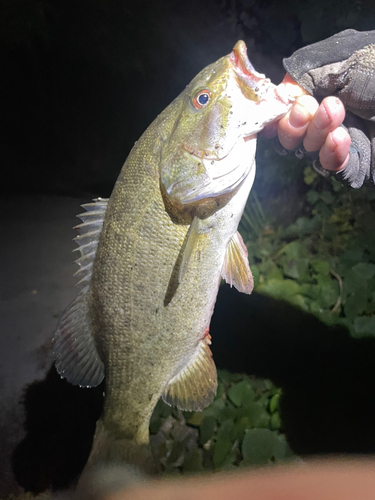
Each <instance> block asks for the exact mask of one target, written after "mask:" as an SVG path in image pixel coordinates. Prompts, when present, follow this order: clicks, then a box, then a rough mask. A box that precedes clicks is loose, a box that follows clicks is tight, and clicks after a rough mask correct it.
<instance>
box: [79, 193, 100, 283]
mask: <svg viewBox="0 0 375 500" xmlns="http://www.w3.org/2000/svg"><path fill="white" fill-rule="evenodd" d="M107 204H108V199H104V198H96V199H95V200H94V203H86V204H85V205H81V207H82V208H84V209H85V210H86V212H84V213H83V214H79V215H77V217H79V218H80V219H81V220H82V224H78V226H75V229H78V230H79V235H78V236H77V237H76V238H74V240H75V242H76V243H77V244H78V245H79V246H78V248H75V249H74V250H73V251H75V252H76V251H79V252H80V253H81V257H80V258H79V259H77V260H76V263H77V264H78V265H79V267H80V269H79V270H78V271H77V272H76V273H75V276H79V277H80V278H81V279H80V281H79V282H78V283H77V286H78V285H81V284H85V285H86V284H87V283H88V282H89V281H90V279H91V270H92V265H93V262H94V259H95V255H96V249H97V248H98V240H99V235H100V233H101V230H102V227H103V221H104V216H105V212H106V209H107Z"/></svg>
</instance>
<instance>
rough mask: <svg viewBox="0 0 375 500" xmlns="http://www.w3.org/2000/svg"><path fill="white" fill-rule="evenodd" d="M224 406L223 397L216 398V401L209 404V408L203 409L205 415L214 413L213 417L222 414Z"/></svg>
mask: <svg viewBox="0 0 375 500" xmlns="http://www.w3.org/2000/svg"><path fill="white" fill-rule="evenodd" d="M224 407H225V403H224V401H223V400H222V399H215V401H214V402H213V403H211V404H210V406H207V408H205V409H204V410H203V414H204V416H205V417H208V416H209V415H212V416H213V417H215V418H218V415H220V412H221V411H222V410H223V408H224Z"/></svg>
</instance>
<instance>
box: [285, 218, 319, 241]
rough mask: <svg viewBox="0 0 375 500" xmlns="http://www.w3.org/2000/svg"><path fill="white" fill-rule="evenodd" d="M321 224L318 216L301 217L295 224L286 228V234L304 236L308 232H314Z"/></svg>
mask: <svg viewBox="0 0 375 500" xmlns="http://www.w3.org/2000/svg"><path fill="white" fill-rule="evenodd" d="M320 225H321V223H320V220H319V219H318V218H317V217H313V218H311V219H308V218H307V217H299V218H298V219H297V220H296V221H295V222H294V223H293V224H291V225H290V226H289V227H288V228H286V229H285V232H284V235H285V236H287V237H288V236H298V237H302V236H305V235H306V234H310V233H312V232H313V231H314V230H315V229H317V228H319V227H320Z"/></svg>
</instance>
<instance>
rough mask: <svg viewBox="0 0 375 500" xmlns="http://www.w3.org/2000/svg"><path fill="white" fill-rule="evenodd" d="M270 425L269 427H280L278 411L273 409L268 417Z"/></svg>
mask: <svg viewBox="0 0 375 500" xmlns="http://www.w3.org/2000/svg"><path fill="white" fill-rule="evenodd" d="M270 425H271V429H275V430H276V429H280V427H281V419H280V413H279V412H278V411H275V413H272V415H271V418H270Z"/></svg>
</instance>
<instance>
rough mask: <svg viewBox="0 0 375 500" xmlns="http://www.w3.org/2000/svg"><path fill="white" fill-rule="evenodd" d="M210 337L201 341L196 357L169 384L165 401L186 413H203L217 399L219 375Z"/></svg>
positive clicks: (164, 395) (165, 393)
mask: <svg viewBox="0 0 375 500" xmlns="http://www.w3.org/2000/svg"><path fill="white" fill-rule="evenodd" d="M210 343H211V342H210V336H209V335H207V336H206V337H205V338H204V339H203V340H200V341H199V344H198V347H197V350H196V352H195V354H194V356H193V357H192V358H191V359H190V360H189V362H188V363H187V364H186V365H185V367H184V368H183V369H182V370H181V371H180V372H179V373H178V374H177V375H176V376H175V377H173V379H172V380H171V381H170V382H169V384H168V386H167V387H166V389H165V391H164V394H163V396H162V397H163V400H164V401H165V402H166V403H167V404H169V405H171V406H177V408H179V409H180V410H184V411H201V410H203V409H204V408H206V406H208V405H209V404H210V403H211V402H212V400H213V399H214V397H215V394H216V389H217V374H216V367H215V363H214V361H213V359H212V353H211V349H210V348H209V347H208V345H209V344H210Z"/></svg>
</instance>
